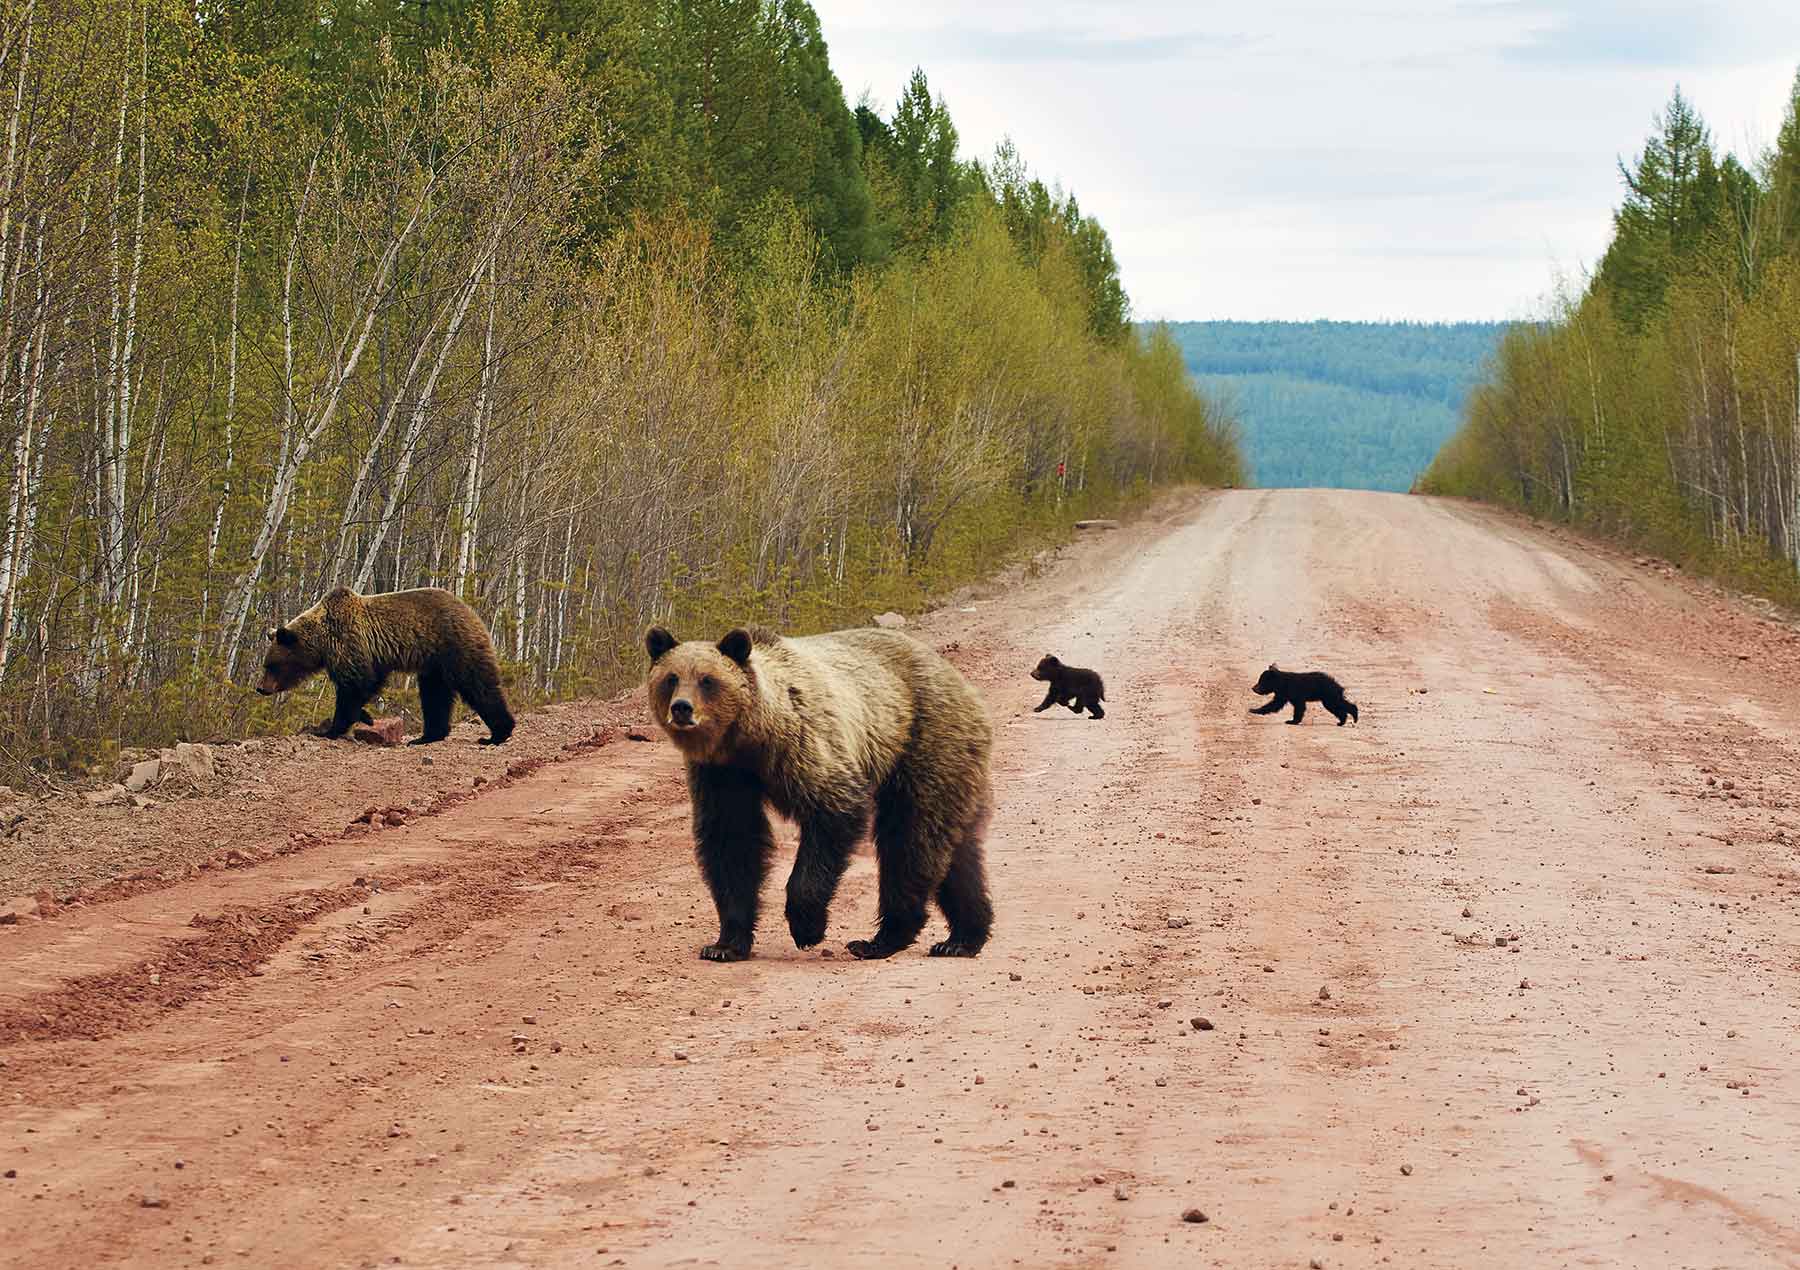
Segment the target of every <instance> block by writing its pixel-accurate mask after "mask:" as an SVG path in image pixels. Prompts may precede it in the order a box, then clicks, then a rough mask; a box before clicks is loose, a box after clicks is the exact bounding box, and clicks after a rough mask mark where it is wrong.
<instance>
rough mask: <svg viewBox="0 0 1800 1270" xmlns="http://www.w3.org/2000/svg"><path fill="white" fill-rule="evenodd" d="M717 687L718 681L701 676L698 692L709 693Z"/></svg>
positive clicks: (709, 676) (708, 676) (710, 677)
mask: <svg viewBox="0 0 1800 1270" xmlns="http://www.w3.org/2000/svg"><path fill="white" fill-rule="evenodd" d="M718 686H719V681H718V680H717V679H714V678H713V677H712V676H711V675H701V676H700V691H701V692H711V691H712V690H713V689H714V688H717V687H718Z"/></svg>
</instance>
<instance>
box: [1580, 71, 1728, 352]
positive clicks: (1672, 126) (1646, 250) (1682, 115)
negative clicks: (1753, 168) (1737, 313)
mask: <svg viewBox="0 0 1800 1270" xmlns="http://www.w3.org/2000/svg"><path fill="white" fill-rule="evenodd" d="M1656 126H1657V135H1656V136H1653V137H1651V139H1650V140H1649V141H1648V142H1647V143H1646V144H1645V146H1644V152H1643V153H1642V154H1641V155H1639V156H1638V159H1637V162H1636V163H1635V164H1633V165H1631V166H1627V165H1626V164H1625V163H1624V162H1623V161H1621V162H1620V164H1619V175H1620V176H1621V177H1622V178H1623V179H1624V182H1625V199H1624V201H1623V202H1622V203H1621V204H1620V206H1619V210H1618V211H1617V212H1615V213H1614V214H1613V241H1612V244H1611V246H1609V247H1608V248H1607V251H1606V255H1605V256H1604V257H1603V258H1602V259H1601V262H1600V279H1601V283H1602V285H1603V286H1605V287H1606V288H1607V289H1608V290H1609V291H1611V292H1612V294H1613V299H1614V302H1615V304H1616V305H1617V309H1618V313H1619V317H1620V319H1621V320H1622V321H1624V322H1625V324H1626V325H1627V326H1628V327H1629V328H1631V329H1633V330H1642V329H1643V327H1644V325H1645V323H1646V322H1647V321H1648V319H1649V318H1650V316H1651V315H1653V314H1654V313H1655V312H1656V311H1657V310H1658V309H1659V308H1660V307H1661V305H1662V299H1663V294H1664V292H1665V291H1666V290H1667V288H1668V285H1669V280H1670V278H1671V276H1672V275H1673V273H1674V270H1675V268H1676V265H1677V263H1678V262H1679V261H1681V260H1683V259H1685V258H1686V257H1688V256H1690V255H1692V254H1693V252H1694V251H1695V250H1696V249H1697V248H1698V247H1699V246H1700V244H1701V242H1702V241H1703V239H1704V237H1705V235H1706V233H1707V231H1708V230H1709V229H1711V228H1712V227H1713V225H1714V224H1715V223H1716V219H1717V217H1718V215H1719V213H1720V210H1721V208H1722V202H1723V191H1722V190H1721V188H1720V180H1719V170H1718V164H1717V162H1716V160H1715V159H1714V157H1713V148H1712V138H1711V136H1710V135H1709V134H1708V132H1707V129H1706V124H1705V123H1704V122H1703V121H1702V120H1701V118H1700V114H1699V112H1698V111H1697V110H1695V109H1694V107H1693V105H1692V104H1691V103H1690V102H1689V101H1688V100H1687V98H1686V97H1684V96H1682V93H1681V89H1679V88H1677V89H1676V90H1675V95H1674V96H1673V97H1672V98H1670V100H1669V105H1668V107H1667V109H1665V110H1664V111H1663V112H1662V113H1661V114H1659V115H1658V116H1657V117H1656Z"/></svg>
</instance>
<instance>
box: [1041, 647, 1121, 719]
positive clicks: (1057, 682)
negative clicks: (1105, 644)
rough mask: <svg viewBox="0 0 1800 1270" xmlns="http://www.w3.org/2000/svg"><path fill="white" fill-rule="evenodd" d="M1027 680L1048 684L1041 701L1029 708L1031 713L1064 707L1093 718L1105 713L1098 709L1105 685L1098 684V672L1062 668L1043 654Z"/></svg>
mask: <svg viewBox="0 0 1800 1270" xmlns="http://www.w3.org/2000/svg"><path fill="white" fill-rule="evenodd" d="M1031 677H1032V678H1033V679H1036V680H1038V681H1040V682H1042V683H1047V684H1049V685H1050V691H1049V692H1047V693H1045V694H1044V700H1043V701H1042V702H1041V703H1040V704H1038V705H1037V706H1034V707H1033V708H1032V711H1031V712H1032V713H1033V714H1042V713H1043V712H1044V711H1046V710H1048V709H1049V708H1050V707H1051V706H1067V707H1069V709H1071V710H1073V711H1074V712H1075V713H1076V714H1080V713H1081V712H1082V711H1083V710H1086V711H1087V712H1088V714H1089V715H1091V716H1092V717H1093V718H1096V719H1104V718H1105V717H1106V711H1104V710H1102V709H1101V708H1100V703H1101V702H1102V701H1104V700H1105V699H1106V684H1105V683H1103V682H1102V681H1101V679H1100V673H1099V672H1098V671H1094V670H1082V669H1080V668H1079V667H1077V666H1065V665H1063V664H1062V663H1061V662H1060V661H1058V660H1056V658H1054V657H1051V656H1050V655H1048V654H1045V656H1044V659H1043V660H1042V661H1040V662H1038V664H1037V669H1036V670H1033V671H1032V672H1031Z"/></svg>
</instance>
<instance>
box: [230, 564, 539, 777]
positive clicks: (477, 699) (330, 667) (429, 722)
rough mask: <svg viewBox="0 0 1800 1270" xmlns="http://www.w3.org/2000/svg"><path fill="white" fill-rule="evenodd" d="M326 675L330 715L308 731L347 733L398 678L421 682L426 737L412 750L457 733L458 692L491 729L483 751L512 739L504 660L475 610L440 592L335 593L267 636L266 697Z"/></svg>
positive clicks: (435, 589)
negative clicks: (453, 712)
mask: <svg viewBox="0 0 1800 1270" xmlns="http://www.w3.org/2000/svg"><path fill="white" fill-rule="evenodd" d="M321 670H323V671H324V672H325V673H326V674H327V675H328V676H330V678H331V682H332V684H333V685H334V686H335V687H336V688H337V709H336V711H335V712H334V713H333V715H332V717H331V718H330V719H329V720H327V721H326V722H324V723H321V724H319V725H318V726H317V727H315V728H313V729H311V730H312V731H313V732H314V733H316V734H317V735H319V736H324V737H340V736H342V735H344V733H345V732H347V731H349V730H350V726H351V725H352V724H354V723H356V722H357V721H358V720H361V721H362V722H365V723H367V722H369V721H370V719H369V712H368V711H367V710H366V709H364V707H365V706H367V705H368V703H369V700H370V699H371V698H372V697H374V696H375V694H376V693H378V692H380V691H381V687H382V685H383V684H384V683H386V682H387V677H388V676H389V675H390V674H393V673H395V672H401V673H405V674H414V675H417V676H418V677H419V708H420V712H421V713H422V714H423V715H424V717H425V732H424V735H422V736H420V737H417V738H416V739H414V740H413V741H412V742H411V744H413V745H429V744H431V743H432V742H433V741H441V740H443V739H444V738H445V737H447V736H449V735H450V707H451V705H452V704H453V703H454V700H455V698H456V697H458V696H460V697H462V699H463V700H464V701H465V702H466V703H468V706H469V708H470V709H471V710H473V711H475V713H476V714H478V715H480V716H481V718H482V721H483V722H485V723H486V724H487V725H488V730H489V732H490V733H491V735H489V736H485V737H483V738H482V739H481V741H480V742H479V744H481V745H499V744H501V743H502V742H504V741H505V740H506V738H507V737H509V736H511V735H512V730H513V716H512V711H511V710H509V709H508V708H507V705H506V694H505V692H504V691H503V690H502V689H501V687H500V659H499V658H498V657H497V656H495V654H494V641H493V640H492V639H491V638H490V637H489V635H488V629H487V627H486V626H485V625H483V624H482V621H481V618H480V616H479V615H477V614H476V612H475V610H474V609H472V608H470V607H469V606H468V605H467V604H464V603H463V602H462V601H461V600H459V599H457V598H456V597H455V596H454V595H452V594H451V593H450V592H448V591H445V590H442V589H440V588H438V587H421V588H419V589H418V590H415V591H393V592H389V593H388V594H386V595H358V594H357V593H356V592H354V591H352V590H351V589H350V588H349V587H338V588H337V589H336V590H334V591H332V592H331V594H330V595H327V596H326V597H325V598H324V599H323V600H321V601H319V603H317V604H315V605H313V606H312V607H311V608H310V609H308V610H306V612H304V613H302V614H301V615H300V616H299V617H296V618H295V619H294V620H293V621H291V622H289V623H287V624H286V625H285V626H281V627H277V628H276V629H275V630H272V631H270V632H269V648H268V651H267V653H265V654H264V656H263V675H262V679H261V680H260V681H258V683H257V685H256V690H257V691H258V692H260V693H262V694H263V695H265V696H268V695H270V694H272V693H277V692H286V691H288V690H289V689H290V688H296V687H298V686H299V685H300V684H301V683H303V682H305V681H306V680H307V679H308V678H310V677H311V676H313V675H314V674H317V673H318V672H319V671H321Z"/></svg>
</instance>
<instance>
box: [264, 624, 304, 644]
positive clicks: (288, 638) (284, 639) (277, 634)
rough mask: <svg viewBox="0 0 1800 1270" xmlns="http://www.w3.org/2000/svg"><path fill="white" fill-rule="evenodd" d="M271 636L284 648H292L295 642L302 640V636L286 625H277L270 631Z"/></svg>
mask: <svg viewBox="0 0 1800 1270" xmlns="http://www.w3.org/2000/svg"><path fill="white" fill-rule="evenodd" d="M269 638H270V639H272V640H274V641H275V642H276V643H277V644H280V645H281V646H282V647H283V648H292V647H293V646H294V645H295V644H298V643H299V642H300V637H299V636H298V635H296V634H294V632H292V631H290V630H289V629H288V628H287V627H285V626H277V627H276V628H275V629H274V630H272V631H270V632H269Z"/></svg>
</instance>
